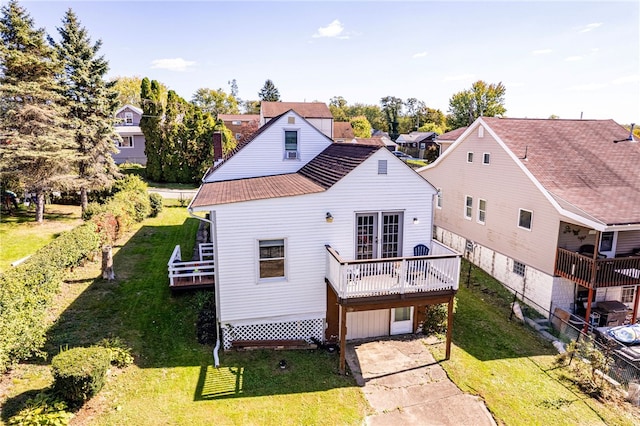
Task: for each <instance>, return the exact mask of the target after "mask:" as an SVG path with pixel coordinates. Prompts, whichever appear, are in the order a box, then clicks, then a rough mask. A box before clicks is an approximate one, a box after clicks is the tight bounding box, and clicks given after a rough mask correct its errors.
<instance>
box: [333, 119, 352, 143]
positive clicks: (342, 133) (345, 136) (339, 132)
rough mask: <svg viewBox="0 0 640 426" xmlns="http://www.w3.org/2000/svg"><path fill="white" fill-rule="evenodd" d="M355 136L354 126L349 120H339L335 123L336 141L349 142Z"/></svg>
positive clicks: (334, 134) (334, 135)
mask: <svg viewBox="0 0 640 426" xmlns="http://www.w3.org/2000/svg"><path fill="white" fill-rule="evenodd" d="M355 137H356V135H355V134H354V133H353V127H352V126H351V123H349V122H348V121H337V122H335V123H333V140H334V142H349V141H351V140H352V139H353V138H355Z"/></svg>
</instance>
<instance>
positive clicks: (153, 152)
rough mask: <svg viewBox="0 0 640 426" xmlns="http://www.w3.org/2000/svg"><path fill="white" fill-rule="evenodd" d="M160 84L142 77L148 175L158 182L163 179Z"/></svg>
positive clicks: (162, 112)
mask: <svg viewBox="0 0 640 426" xmlns="http://www.w3.org/2000/svg"><path fill="white" fill-rule="evenodd" d="M161 97H162V96H161V88H160V84H159V83H158V82H157V81H156V80H153V81H150V80H149V79H148V78H147V77H145V78H144V79H142V84H141V87H140V98H141V99H142V118H141V119H140V129H141V130H142V133H143V134H144V139H145V147H144V153H145V155H146V157H147V176H148V177H149V178H150V179H151V180H154V181H156V182H160V181H161V179H162V163H163V160H162V157H163V155H164V153H163V151H162V149H163V144H162V138H163V135H162V129H161V127H160V126H161V124H162V122H163V116H164V107H163V104H162V99H161Z"/></svg>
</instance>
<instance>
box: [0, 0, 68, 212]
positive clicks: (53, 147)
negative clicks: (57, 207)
mask: <svg viewBox="0 0 640 426" xmlns="http://www.w3.org/2000/svg"><path fill="white" fill-rule="evenodd" d="M1 13H2V15H1V16H0V37H2V45H1V46H0V129H1V135H0V170H1V171H2V174H3V175H4V176H7V177H9V176H12V177H17V178H18V179H19V180H20V182H21V183H22V185H24V189H25V191H28V192H35V194H36V200H37V203H36V221H37V222H39V223H41V222H43V221H44V198H45V193H46V192H47V191H50V190H52V189H62V188H64V185H65V184H66V183H68V182H69V181H70V180H71V178H72V174H71V170H72V166H73V163H74V161H75V150H74V140H73V136H72V134H71V132H70V131H69V130H68V127H69V125H68V122H67V119H66V117H67V111H66V108H65V107H64V105H63V103H62V102H63V99H62V96H61V94H60V85H59V82H58V81H57V79H56V75H57V74H58V73H59V72H60V71H61V67H60V62H59V61H58V60H56V57H55V52H54V51H53V49H52V48H51V47H50V46H49V45H47V43H46V40H45V33H44V30H43V29H35V28H34V22H33V19H31V17H30V15H29V14H28V13H27V11H26V10H25V9H24V8H23V7H21V6H20V5H19V4H18V2H17V1H16V0H11V1H10V2H9V3H8V4H6V5H5V6H3V7H2V9H1Z"/></svg>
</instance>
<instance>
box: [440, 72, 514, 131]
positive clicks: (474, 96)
mask: <svg viewBox="0 0 640 426" xmlns="http://www.w3.org/2000/svg"><path fill="white" fill-rule="evenodd" d="M506 91H507V89H506V88H505V87H504V85H503V84H502V83H498V84H487V83H485V82H484V81H482V80H478V81H476V82H475V83H473V85H472V86H471V89H468V90H463V91H462V92H458V93H456V94H454V95H453V96H452V97H451V99H449V116H448V117H447V125H448V127H450V128H451V129H457V128H459V127H464V126H469V125H470V124H471V123H473V122H474V121H475V120H476V119H477V118H478V117H501V116H503V115H504V113H505V112H507V110H506V108H505V107H504V95H505V93H506Z"/></svg>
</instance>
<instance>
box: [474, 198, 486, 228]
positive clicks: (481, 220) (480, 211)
mask: <svg viewBox="0 0 640 426" xmlns="http://www.w3.org/2000/svg"><path fill="white" fill-rule="evenodd" d="M483 203H484V209H483V208H481V207H480V206H482V204H483ZM481 216H484V218H481ZM476 220H477V221H478V223H480V224H482V225H484V223H485V222H486V220H487V200H484V199H482V198H478V216H477V217H476Z"/></svg>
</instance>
